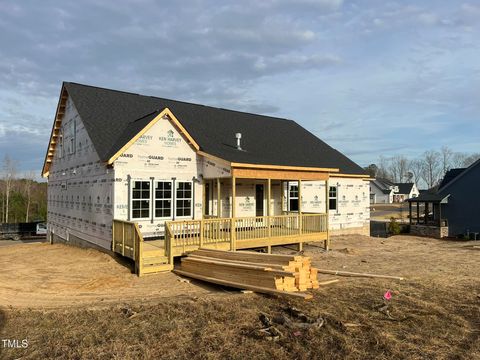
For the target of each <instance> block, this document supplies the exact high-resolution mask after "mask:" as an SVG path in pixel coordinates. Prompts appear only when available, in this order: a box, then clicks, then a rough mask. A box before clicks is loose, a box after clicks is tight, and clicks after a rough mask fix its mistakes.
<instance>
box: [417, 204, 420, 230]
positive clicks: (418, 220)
mask: <svg viewBox="0 0 480 360" xmlns="http://www.w3.org/2000/svg"><path fill="white" fill-rule="evenodd" d="M417 225H420V202H418V201H417Z"/></svg>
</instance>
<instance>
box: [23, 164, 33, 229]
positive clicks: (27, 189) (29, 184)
mask: <svg viewBox="0 0 480 360" xmlns="http://www.w3.org/2000/svg"><path fill="white" fill-rule="evenodd" d="M34 179H35V174H34V172H33V171H30V172H28V173H27V174H25V184H24V193H25V199H26V204H25V222H28V220H29V215H30V205H31V202H32V189H33V180H34Z"/></svg>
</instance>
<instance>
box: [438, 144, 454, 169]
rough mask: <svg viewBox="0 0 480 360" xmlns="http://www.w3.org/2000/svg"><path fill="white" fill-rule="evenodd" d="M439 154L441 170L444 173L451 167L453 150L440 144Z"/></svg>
mask: <svg viewBox="0 0 480 360" xmlns="http://www.w3.org/2000/svg"><path fill="white" fill-rule="evenodd" d="M440 154H441V155H442V172H443V175H445V174H446V173H447V171H448V170H450V168H451V167H452V158H453V151H452V150H451V149H450V148H449V147H448V146H442V148H441V149H440Z"/></svg>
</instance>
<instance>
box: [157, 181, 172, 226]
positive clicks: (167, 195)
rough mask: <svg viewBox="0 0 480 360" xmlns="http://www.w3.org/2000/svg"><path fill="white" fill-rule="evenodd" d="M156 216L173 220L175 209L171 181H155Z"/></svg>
mask: <svg viewBox="0 0 480 360" xmlns="http://www.w3.org/2000/svg"><path fill="white" fill-rule="evenodd" d="M154 196H155V199H154V216H155V217H156V218H171V217H172V213H173V212H172V208H173V191H172V182H171V181H155V192H154Z"/></svg>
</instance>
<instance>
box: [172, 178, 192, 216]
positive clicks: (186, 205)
mask: <svg viewBox="0 0 480 360" xmlns="http://www.w3.org/2000/svg"><path fill="white" fill-rule="evenodd" d="M175 203H176V216H178V217H182V216H192V182H191V181H179V182H177V184H176V193H175Z"/></svg>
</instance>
